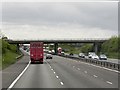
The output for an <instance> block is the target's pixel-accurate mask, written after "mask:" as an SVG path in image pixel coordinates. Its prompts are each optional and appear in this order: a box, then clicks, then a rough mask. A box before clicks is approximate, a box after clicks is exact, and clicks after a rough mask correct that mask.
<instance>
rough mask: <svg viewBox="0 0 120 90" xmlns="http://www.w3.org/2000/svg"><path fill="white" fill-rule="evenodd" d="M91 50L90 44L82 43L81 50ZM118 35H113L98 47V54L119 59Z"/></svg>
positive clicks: (119, 38) (119, 45) (119, 43)
mask: <svg viewBox="0 0 120 90" xmlns="http://www.w3.org/2000/svg"><path fill="white" fill-rule="evenodd" d="M90 51H93V45H92V44H84V45H83V46H82V47H81V52H84V53H87V52H90ZM119 52H120V36H113V37H111V38H110V39H109V40H108V41H106V42H104V43H103V44H102V45H101V46H99V47H98V54H106V55H107V56H108V57H109V58H117V59H120V53H119Z"/></svg>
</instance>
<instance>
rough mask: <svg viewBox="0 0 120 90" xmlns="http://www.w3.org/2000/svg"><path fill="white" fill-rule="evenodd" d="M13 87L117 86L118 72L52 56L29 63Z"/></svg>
mask: <svg viewBox="0 0 120 90" xmlns="http://www.w3.org/2000/svg"><path fill="white" fill-rule="evenodd" d="M13 88H118V73H117V72H114V71H109V70H106V69H103V68H99V67H95V66H92V65H88V64H85V63H83V62H80V61H76V60H72V59H68V58H63V57H59V56H53V59H47V60H44V64H30V66H29V67H28V69H27V70H26V71H25V73H24V74H23V75H22V77H21V78H20V79H19V80H18V81H17V83H16V84H15V85H14V87H13Z"/></svg>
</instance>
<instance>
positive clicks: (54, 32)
mask: <svg viewBox="0 0 120 90" xmlns="http://www.w3.org/2000/svg"><path fill="white" fill-rule="evenodd" d="M3 29H4V33H5V34H6V35H8V37H10V38H11V39H64V38H67V39H72V38H75V39H76V38H77V39H78V38H110V37H111V36H112V35H117V32H115V31H112V30H111V31H110V30H107V29H106V30H102V29H100V28H89V27H84V26H80V25H76V24H75V25H63V26H62V27H60V26H56V27H53V26H45V25H41V26H31V25H17V26H16V27H14V26H11V25H10V26H3ZM88 31H89V32H88ZM101 31H102V32H101Z"/></svg>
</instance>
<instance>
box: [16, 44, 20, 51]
mask: <svg viewBox="0 0 120 90" xmlns="http://www.w3.org/2000/svg"><path fill="white" fill-rule="evenodd" d="M19 48H20V46H19V44H17V52H19Z"/></svg>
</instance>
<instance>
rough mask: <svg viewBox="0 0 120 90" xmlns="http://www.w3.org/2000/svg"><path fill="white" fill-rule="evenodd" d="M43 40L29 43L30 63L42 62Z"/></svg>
mask: <svg viewBox="0 0 120 90" xmlns="http://www.w3.org/2000/svg"><path fill="white" fill-rule="evenodd" d="M43 57H44V54H43V42H31V43H30V59H31V63H35V62H40V63H43Z"/></svg>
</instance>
